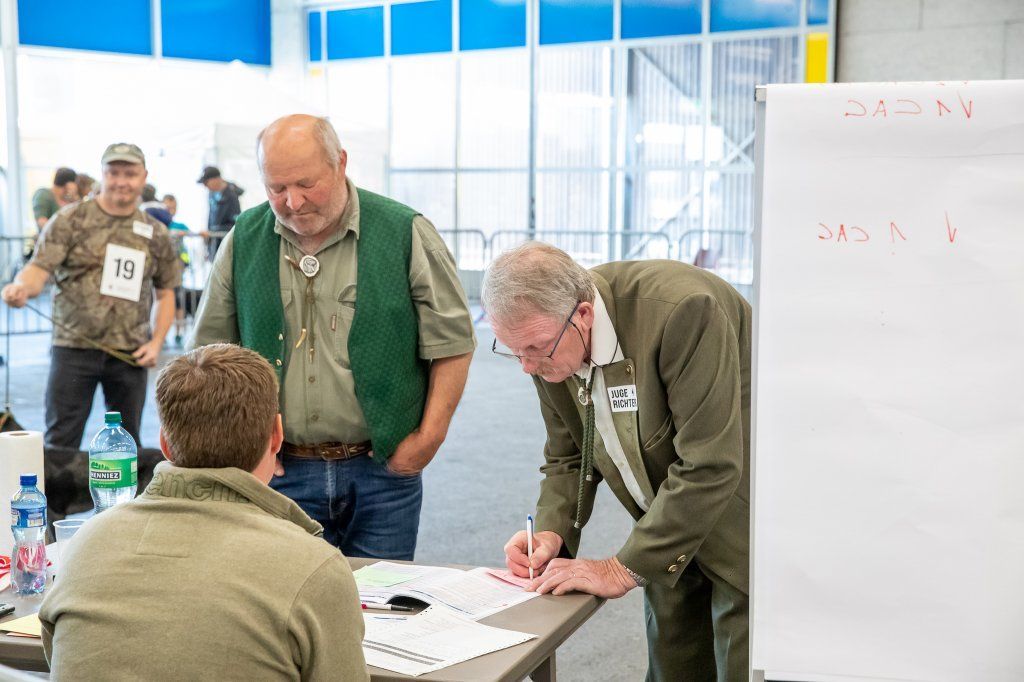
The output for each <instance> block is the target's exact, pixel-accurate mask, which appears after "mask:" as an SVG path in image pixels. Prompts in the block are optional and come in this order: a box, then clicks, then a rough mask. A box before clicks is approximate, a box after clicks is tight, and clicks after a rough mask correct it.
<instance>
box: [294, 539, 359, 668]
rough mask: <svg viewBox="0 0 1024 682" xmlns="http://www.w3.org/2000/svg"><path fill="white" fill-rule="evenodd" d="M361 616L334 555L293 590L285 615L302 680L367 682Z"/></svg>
mask: <svg viewBox="0 0 1024 682" xmlns="http://www.w3.org/2000/svg"><path fill="white" fill-rule="evenodd" d="M364 627H365V626H364V624H363V614H362V610H361V609H360V606H359V592H358V590H357V589H356V582H355V580H354V579H353V578H352V569H351V568H349V565H348V561H346V560H345V557H343V556H342V555H341V552H337V553H336V554H334V555H333V556H332V557H331V558H329V559H327V561H325V562H324V563H323V564H321V565H320V568H318V569H317V570H316V572H314V573H313V575H311V576H310V577H309V578H308V579H307V580H306V583H305V584H304V585H303V586H302V589H301V590H299V593H298V595H296V597H295V601H294V602H293V603H292V608H291V612H290V613H289V616H288V632H289V635H290V637H291V648H292V655H293V656H294V657H295V660H296V661H298V663H299V668H300V675H301V678H302V679H303V680H368V679H370V676H369V674H368V673H367V671H366V660H365V659H364V658H363V630H364Z"/></svg>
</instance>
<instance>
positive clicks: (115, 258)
mask: <svg viewBox="0 0 1024 682" xmlns="http://www.w3.org/2000/svg"><path fill="white" fill-rule="evenodd" d="M145 271H146V253H145V251H139V250H138V249H130V248H128V247H127V246H118V245H117V244H108V245H107V255H106V257H105V258H104V259H103V279H102V280H101V281H100V293H101V294H103V295H104V296H116V297H117V298H123V299H125V300H128V301H138V300H139V298H140V296H141V294H142V278H143V276H144V274H145Z"/></svg>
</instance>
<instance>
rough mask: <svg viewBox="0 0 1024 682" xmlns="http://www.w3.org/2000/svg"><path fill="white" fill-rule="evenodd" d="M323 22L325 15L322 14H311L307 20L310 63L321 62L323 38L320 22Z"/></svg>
mask: <svg viewBox="0 0 1024 682" xmlns="http://www.w3.org/2000/svg"><path fill="white" fill-rule="evenodd" d="M321 21H323V14H322V13H321V12H310V13H309V16H308V18H307V20H306V31H307V34H308V36H309V38H308V45H309V61H311V62H318V61H320V57H321V52H322V47H323V45H322V43H321V38H322V37H323V36H322V35H321V33H320V22H321Z"/></svg>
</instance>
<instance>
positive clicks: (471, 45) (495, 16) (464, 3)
mask: <svg viewBox="0 0 1024 682" xmlns="http://www.w3.org/2000/svg"><path fill="white" fill-rule="evenodd" d="M523 45H526V2H525V0H459V49H460V50H483V49H486V48H491V47H521V46H523Z"/></svg>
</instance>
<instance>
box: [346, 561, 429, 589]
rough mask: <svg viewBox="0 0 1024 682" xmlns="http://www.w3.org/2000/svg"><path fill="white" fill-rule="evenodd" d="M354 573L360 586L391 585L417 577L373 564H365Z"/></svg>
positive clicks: (357, 584)
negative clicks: (376, 566) (375, 566)
mask: <svg viewBox="0 0 1024 682" xmlns="http://www.w3.org/2000/svg"><path fill="white" fill-rule="evenodd" d="M352 575H353V576H354V577H355V579H356V586H358V587H391V586H392V585H398V584H399V583H404V582H406V581H408V580H412V579H413V578H415V577H416V576H415V575H409V574H408V573H396V572H394V571H388V570H386V569H381V568H374V567H373V566H363V567H362V568H360V569H359V570H357V571H353V572H352Z"/></svg>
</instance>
